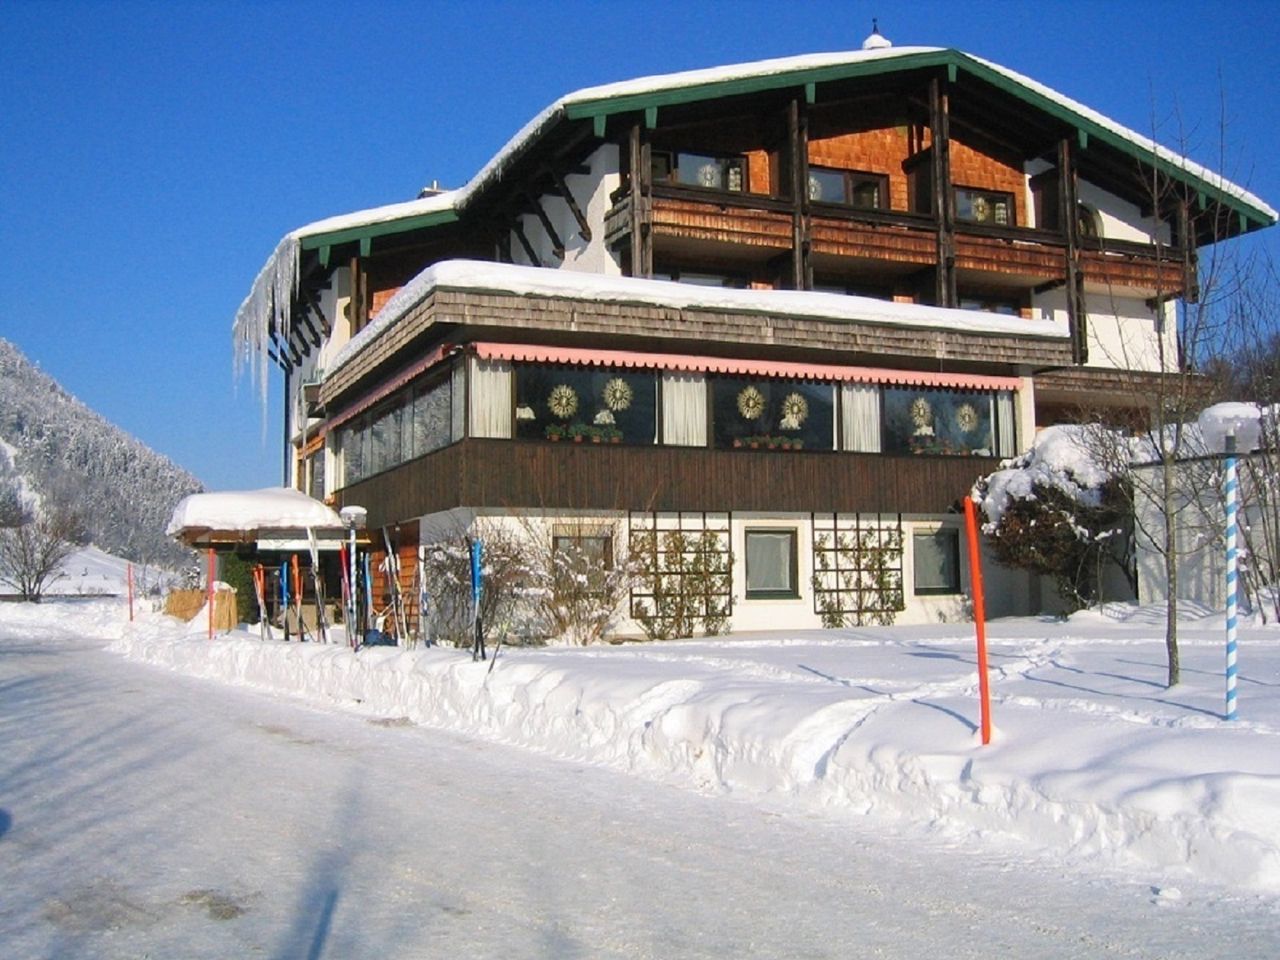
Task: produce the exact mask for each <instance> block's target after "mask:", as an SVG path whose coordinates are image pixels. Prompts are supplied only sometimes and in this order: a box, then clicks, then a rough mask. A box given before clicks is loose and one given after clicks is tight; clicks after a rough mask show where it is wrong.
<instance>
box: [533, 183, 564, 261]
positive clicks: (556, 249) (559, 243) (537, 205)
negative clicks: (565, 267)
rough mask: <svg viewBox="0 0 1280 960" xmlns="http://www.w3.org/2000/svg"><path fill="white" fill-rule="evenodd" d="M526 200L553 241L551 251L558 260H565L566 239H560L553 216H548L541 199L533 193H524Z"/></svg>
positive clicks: (549, 238)
mask: <svg viewBox="0 0 1280 960" xmlns="http://www.w3.org/2000/svg"><path fill="white" fill-rule="evenodd" d="M524 201H525V204H526V205H527V206H528V207H529V208H530V209H532V210H533V214H534V216H536V217H537V218H538V222H539V223H540V224H542V229H543V231H545V233H546V234H547V239H548V240H550V241H551V252H552V253H554V254H555V255H556V258H557V259H558V260H563V259H564V241H563V240H561V239H560V234H559V233H558V232H557V231H556V228H555V225H554V224H552V222H551V218H550V217H548V216H547V211H546V210H544V209H543V208H542V203H541V201H540V200H539V199H538V198H537V197H535V196H534V195H533V194H531V193H525V194H524Z"/></svg>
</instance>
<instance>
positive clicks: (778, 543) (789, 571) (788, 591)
mask: <svg viewBox="0 0 1280 960" xmlns="http://www.w3.org/2000/svg"><path fill="white" fill-rule="evenodd" d="M746 547H747V551H746V552H747V596H751V595H752V594H773V595H778V594H785V595H787V596H794V595H795V593H796V588H795V582H794V581H795V577H794V571H795V551H796V535H795V531H794V530H748V531H747V533H746Z"/></svg>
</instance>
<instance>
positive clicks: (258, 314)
mask: <svg viewBox="0 0 1280 960" xmlns="http://www.w3.org/2000/svg"><path fill="white" fill-rule="evenodd" d="M901 61H906V63H909V64H911V65H912V66H916V65H925V64H932V63H934V62H935V61H936V63H939V64H954V65H955V66H956V67H957V68H958V69H960V68H963V69H965V70H967V71H969V72H973V73H975V74H978V75H980V76H985V77H986V78H987V79H989V80H992V81H993V82H997V83H999V84H1000V85H1001V86H1002V87H1004V88H1005V89H1008V90H1010V91H1011V92H1013V93H1015V94H1017V95H1020V96H1022V98H1023V99H1026V100H1028V101H1029V102H1031V103H1032V104H1033V105H1036V106H1040V107H1042V108H1047V109H1053V110H1054V111H1055V112H1059V113H1063V114H1065V116H1066V117H1068V118H1070V119H1072V120H1073V121H1074V122H1078V123H1080V124H1081V125H1082V126H1083V127H1085V128H1092V129H1093V131H1094V133H1095V134H1098V135H1101V136H1103V137H1106V138H1109V139H1114V140H1116V141H1118V142H1119V143H1120V144H1122V145H1126V146H1127V147H1129V148H1130V149H1132V150H1135V151H1136V152H1139V153H1141V154H1147V155H1154V156H1155V157H1157V158H1158V159H1159V160H1160V161H1162V162H1163V163H1165V164H1167V165H1168V166H1170V167H1171V168H1172V169H1173V170H1174V171H1177V172H1181V173H1183V174H1184V175H1186V176H1188V177H1191V178H1194V179H1196V180H1199V181H1200V182H1201V183H1202V184H1203V185H1204V186H1205V187H1206V188H1209V189H1214V190H1217V191H1220V192H1221V193H1222V194H1224V195H1225V196H1226V197H1228V198H1230V199H1233V200H1235V201H1237V202H1238V203H1240V204H1242V205H1244V206H1247V207H1250V208H1252V210H1253V212H1254V213H1255V214H1256V215H1257V216H1258V217H1260V218H1267V219H1269V220H1270V221H1271V222H1275V221H1276V219H1277V213H1276V211H1275V210H1274V209H1273V208H1272V207H1270V206H1269V205H1268V204H1266V203H1264V202H1263V201H1262V200H1261V199H1260V198H1258V197H1256V196H1254V195H1253V194H1252V193H1250V192H1249V191H1247V190H1245V189H1244V188H1242V187H1240V186H1238V185H1236V184H1234V183H1232V182H1231V181H1229V180H1227V179H1225V178H1224V177H1221V176H1220V175H1218V174H1216V173H1214V172H1213V171H1211V170H1209V169H1207V168H1205V167H1203V166H1201V165H1199V164H1197V163H1195V162H1193V161H1191V160H1189V159H1188V158H1186V157H1184V156H1181V155H1180V154H1177V153H1175V152H1174V151H1172V150H1168V149H1167V148H1165V147H1162V146H1160V145H1159V144H1157V143H1156V142H1155V141H1153V140H1152V139H1150V138H1149V137H1145V136H1143V135H1142V134H1139V133H1137V132H1135V131H1133V130H1130V129H1129V128H1128V127H1125V126H1123V125H1122V124H1119V123H1116V122H1115V121H1113V120H1110V119H1109V118H1107V117H1105V116H1103V115H1102V114H1100V113H1098V112H1097V111H1095V110H1092V109H1090V108H1089V107H1086V106H1084V105H1083V104H1081V103H1079V102H1078V101H1076V100H1073V99H1071V98H1070V97H1066V96H1064V95H1062V94H1060V93H1058V92H1057V91H1055V90H1053V89H1051V88H1049V87H1047V86H1045V85H1043V84H1041V83H1038V82H1036V81H1034V80H1031V79H1030V78H1028V77H1026V76H1023V75H1022V74H1020V73H1017V72H1016V71H1013V70H1009V69H1008V68H1006V67H1002V66H999V65H997V64H995V63H992V62H990V61H988V60H983V59H982V58H980V57H975V56H972V55H970V54H966V53H963V52H961V51H958V50H951V49H947V48H943V47H875V48H872V49H863V50H852V51H840V52H833V53H813V54H805V55H801V56H794V57H779V58H774V59H769V60H759V61H754V62H750V63H739V64H730V65H726V66H719V67H710V68H705V69H699V70H686V71H681V72H678V73H669V74H660V75H654V76H647V77H639V78H636V79H633V80H624V81H620V82H617V83H609V84H603V85H600V86H595V87H586V88H583V89H581V90H577V91H574V92H573V93H570V94H567V95H565V96H563V97H561V98H560V99H558V100H556V101H555V102H554V103H552V104H551V105H550V106H548V107H547V108H546V109H544V110H542V111H541V112H540V113H539V114H537V116H535V117H534V118H533V119H532V120H530V121H529V122H528V123H527V124H525V125H524V127H522V128H521V129H520V130H519V131H517V133H516V134H515V135H514V136H513V137H512V138H511V139H510V140H508V141H507V142H506V144H504V145H503V146H502V148H501V149H500V150H499V151H498V152H497V153H496V154H494V156H493V157H492V159H490V160H489V162H488V163H486V164H485V165H484V167H482V168H481V169H480V171H479V172H478V173H477V174H476V175H475V176H474V177H472V178H471V180H470V181H468V183H467V184H466V185H465V186H463V187H461V188H460V189H457V190H451V191H446V192H444V193H440V194H436V195H434V196H431V197H425V198H421V199H417V200H409V201H406V202H404V203H395V204H389V205H386V206H380V207H374V208H371V209H369V210H359V211H354V212H352V213H348V214H343V215H340V216H335V217H328V218H326V219H324V220H318V221H315V222H314V223H309V224H306V225H305V226H302V227H299V228H297V229H295V230H293V231H290V233H288V234H287V235H286V236H285V237H284V238H283V239H282V240H281V241H280V243H279V244H278V245H277V246H276V249H275V250H274V251H273V253H272V254H271V257H270V258H269V259H268V260H267V262H266V264H265V265H264V266H263V268H262V270H261V271H259V273H258V276H257V277H256V278H255V280H254V282H253V286H252V288H251V289H250V291H249V295H248V296H247V297H246V298H245V299H244V301H243V303H241V305H240V308H239V309H238V310H237V312H236V317H235V321H234V323H233V327H232V341H233V349H234V353H235V360H236V368H237V370H239V369H240V367H241V365H242V364H243V363H245V362H247V361H248V360H249V359H250V358H251V356H253V355H256V356H257V358H258V361H259V368H258V373H259V374H260V375H261V378H262V380H263V382H264V386H263V389H264V390H265V379H266V377H265V373H266V362H267V361H266V348H267V344H268V343H269V341H270V335H271V332H272V331H273V330H274V331H276V332H283V331H285V330H287V329H288V320H289V316H288V314H289V311H290V309H291V305H292V302H293V298H294V296H295V295H296V293H297V287H298V267H299V261H300V256H301V249H302V242H303V241H304V240H306V239H308V238H311V239H315V238H321V237H324V236H325V235H327V234H332V233H338V232H341V231H347V230H352V229H357V228H368V227H371V226H376V225H378V224H385V223H392V222H395V221H398V220H403V219H408V218H416V217H420V216H427V215H432V214H448V213H454V214H456V213H458V212H460V211H462V210H463V209H465V208H466V206H467V205H468V204H469V203H470V202H471V201H472V200H473V199H474V197H475V196H476V195H478V194H479V193H480V192H481V191H482V190H483V189H484V188H485V187H486V186H488V185H489V184H490V183H491V182H492V181H494V180H497V179H500V178H501V176H502V173H503V171H504V170H505V169H506V168H507V167H508V166H509V164H510V163H511V161H512V160H513V159H514V158H515V157H517V156H518V155H519V154H520V153H521V152H523V151H524V150H525V149H527V148H528V147H529V146H530V145H531V144H532V143H534V142H535V141H536V140H537V139H538V138H539V137H540V136H541V135H542V134H543V133H544V132H545V131H546V130H547V129H549V128H550V127H551V125H552V124H554V123H555V122H556V121H557V120H559V119H561V118H562V117H570V118H580V117H590V116H602V115H608V114H611V113H617V112H620V111H623V110H627V109H636V108H637V106H638V105H641V104H642V103H643V104H644V105H653V104H656V103H657V102H658V101H660V100H661V99H662V98H663V97H668V98H679V97H681V96H682V95H683V97H687V98H696V96H699V95H702V91H703V90H704V89H705V95H706V96H708V97H709V96H714V95H716V94H717V93H719V94H721V95H723V93H724V90H725V88H726V86H728V87H733V86H735V85H736V86H741V85H742V84H744V83H752V82H756V83H761V84H764V85H769V84H770V83H773V82H777V83H779V84H781V83H790V82H800V81H806V80H808V81H816V80H817V79H824V80H825V79H834V78H836V77H838V76H840V75H841V74H842V73H846V72H853V71H858V70H864V69H865V70H868V71H873V70H875V69H876V68H877V67H880V66H882V65H883V68H884V69H891V68H892V67H891V66H888V64H892V66H896V67H900V66H905V65H906V64H904V63H901ZM673 102H674V101H673ZM577 276H581V275H580V274H579V275H577Z"/></svg>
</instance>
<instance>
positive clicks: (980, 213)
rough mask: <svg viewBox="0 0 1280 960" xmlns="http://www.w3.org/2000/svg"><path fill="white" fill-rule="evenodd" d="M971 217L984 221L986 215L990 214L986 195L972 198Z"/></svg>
mask: <svg viewBox="0 0 1280 960" xmlns="http://www.w3.org/2000/svg"><path fill="white" fill-rule="evenodd" d="M972 210H973V219H975V220H977V221H979V222H985V221H986V219H987V217H989V216H990V215H991V206H990V204H988V203H987V198H986V197H974V198H973V206H972Z"/></svg>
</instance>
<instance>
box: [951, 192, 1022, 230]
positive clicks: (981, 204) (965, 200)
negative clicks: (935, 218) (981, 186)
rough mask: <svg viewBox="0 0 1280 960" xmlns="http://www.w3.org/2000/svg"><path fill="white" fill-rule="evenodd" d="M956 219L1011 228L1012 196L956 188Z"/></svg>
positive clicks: (1012, 222)
mask: <svg viewBox="0 0 1280 960" xmlns="http://www.w3.org/2000/svg"><path fill="white" fill-rule="evenodd" d="M956 219H957V220H967V221H969V222H970V223H988V224H993V225H995V226H1000V227H1011V226H1013V224H1014V214H1013V194H1011V193H998V192H996V191H993V190H974V189H973V188H971V187H956Z"/></svg>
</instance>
